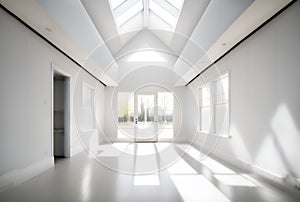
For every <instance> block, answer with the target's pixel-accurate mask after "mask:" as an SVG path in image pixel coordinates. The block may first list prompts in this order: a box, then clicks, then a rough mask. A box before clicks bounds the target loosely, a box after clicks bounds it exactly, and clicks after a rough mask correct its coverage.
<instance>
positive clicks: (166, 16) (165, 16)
mask: <svg viewBox="0 0 300 202" xmlns="http://www.w3.org/2000/svg"><path fill="white" fill-rule="evenodd" d="M149 8H150V10H151V11H153V13H155V14H156V15H158V16H159V17H160V18H161V19H162V20H164V21H165V22H166V23H168V24H169V25H171V26H172V27H175V25H176V22H177V19H176V17H175V16H173V15H172V14H171V13H169V12H168V11H167V10H165V9H164V8H163V7H161V6H160V5H159V4H157V3H156V2H154V1H153V0H151V1H150V2H149Z"/></svg>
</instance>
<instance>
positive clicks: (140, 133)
mask: <svg viewBox="0 0 300 202" xmlns="http://www.w3.org/2000/svg"><path fill="white" fill-rule="evenodd" d="M134 100H135V101H134V103H135V104H134V112H135V120H134V121H135V127H134V132H135V138H134V140H135V141H136V142H156V141H157V93H141V92H140V93H135V95H134Z"/></svg>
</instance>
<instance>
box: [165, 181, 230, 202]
mask: <svg viewBox="0 0 300 202" xmlns="http://www.w3.org/2000/svg"><path fill="white" fill-rule="evenodd" d="M171 179H172V181H173V183H174V185H175V186H176V188H177V190H178V192H179V193H180V195H181V197H182V199H183V201H218V202H229V201H230V200H229V199H228V198H227V197H226V196H225V195H224V194H223V193H222V192H221V191H219V190H218V189H217V188H216V187H215V186H214V185H213V184H212V183H211V182H209V181H208V180H207V179H206V178H205V177H204V176H202V175H172V176H171Z"/></svg>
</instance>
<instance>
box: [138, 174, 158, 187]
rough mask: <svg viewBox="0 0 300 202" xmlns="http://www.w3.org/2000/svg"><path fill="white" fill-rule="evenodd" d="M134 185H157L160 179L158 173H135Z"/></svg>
mask: <svg viewBox="0 0 300 202" xmlns="http://www.w3.org/2000/svg"><path fill="white" fill-rule="evenodd" d="M133 184H134V186H159V185H160V180H159V176H158V175H137V176H134V180H133Z"/></svg>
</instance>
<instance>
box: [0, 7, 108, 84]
mask: <svg viewBox="0 0 300 202" xmlns="http://www.w3.org/2000/svg"><path fill="white" fill-rule="evenodd" d="M0 8H1V9H2V10H3V11H5V12H6V13H7V14H9V15H10V16H12V17H13V18H14V19H16V20H17V21H18V22H20V23H21V24H22V25H24V26H25V27H26V28H28V29H29V30H30V31H32V32H33V33H35V34H36V35H37V36H39V37H40V38H41V39H43V40H44V41H45V42H47V43H48V44H49V45H51V46H52V47H53V48H54V49H56V50H57V51H59V52H60V53H61V54H63V55H64V56H66V57H67V58H68V59H69V60H71V61H72V62H73V63H75V64H76V65H77V66H79V67H80V68H81V69H82V70H84V71H85V72H86V73H88V74H89V75H90V76H92V77H93V78H94V79H96V80H97V81H98V82H100V83H101V84H102V85H103V86H105V87H106V86H107V85H106V84H105V83H104V82H103V81H101V80H100V79H98V78H97V77H96V76H95V75H93V74H92V73H91V72H90V71H88V70H87V69H86V68H85V67H83V66H82V65H81V64H80V63H79V62H77V61H76V60H75V59H74V58H72V57H71V56H70V55H68V54H67V53H66V52H64V51H63V50H62V49H60V48H59V47H58V46H56V45H55V44H54V43H52V42H51V41H50V40H48V39H47V38H46V37H44V36H43V35H42V34H40V33H39V32H38V31H37V30H35V29H34V28H33V27H31V26H30V25H29V24H27V23H26V22H25V21H24V20H22V19H21V18H20V17H18V16H17V15H16V14H14V13H13V12H12V11H10V10H9V9H8V8H6V7H5V6H4V5H3V4H2V3H0Z"/></svg>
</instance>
